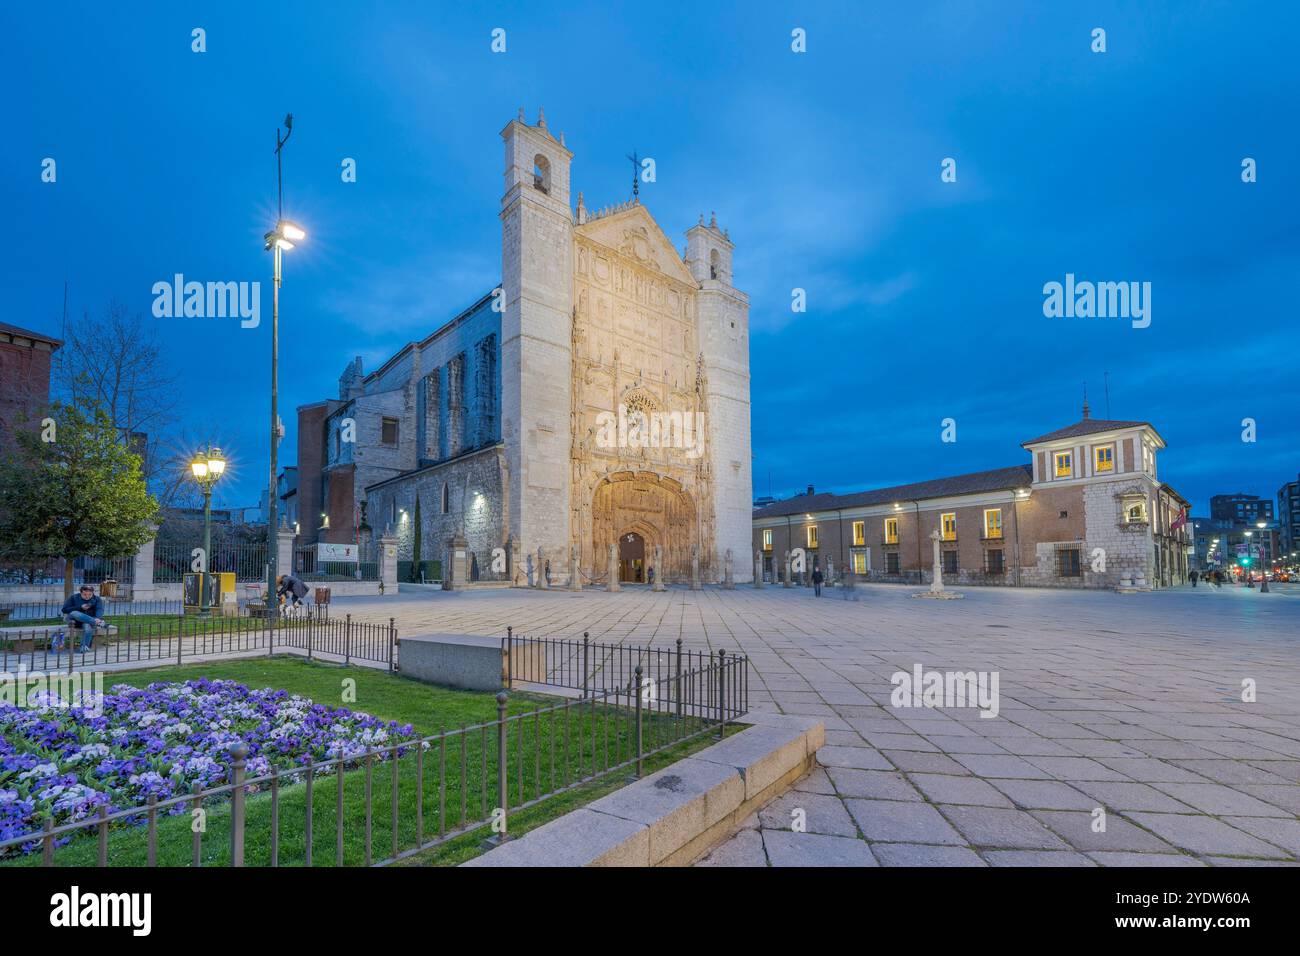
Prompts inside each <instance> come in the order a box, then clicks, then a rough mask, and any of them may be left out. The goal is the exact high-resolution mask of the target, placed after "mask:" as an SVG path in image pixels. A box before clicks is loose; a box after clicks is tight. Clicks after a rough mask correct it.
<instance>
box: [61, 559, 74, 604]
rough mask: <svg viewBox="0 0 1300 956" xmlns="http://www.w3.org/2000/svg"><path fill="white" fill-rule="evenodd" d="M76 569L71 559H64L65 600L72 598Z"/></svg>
mask: <svg viewBox="0 0 1300 956" xmlns="http://www.w3.org/2000/svg"><path fill="white" fill-rule="evenodd" d="M76 573H77V571H76V568H74V567H73V561H72V559H71V558H64V559H63V600H65V601H66V600H67V599H68V598H70V597H72V579H73V577H75V576H76Z"/></svg>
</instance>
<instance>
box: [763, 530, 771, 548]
mask: <svg viewBox="0 0 1300 956" xmlns="http://www.w3.org/2000/svg"><path fill="white" fill-rule="evenodd" d="M763 550H764V551H771V550H772V529H771V528H766V529H764V531H763Z"/></svg>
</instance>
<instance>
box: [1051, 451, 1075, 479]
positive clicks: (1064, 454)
mask: <svg viewBox="0 0 1300 956" xmlns="http://www.w3.org/2000/svg"><path fill="white" fill-rule="evenodd" d="M1055 461H1056V477H1057V478H1069V477H1070V476H1071V475H1072V474H1073V473H1074V453H1073V452H1068V451H1058V452H1057V453H1056V455H1055Z"/></svg>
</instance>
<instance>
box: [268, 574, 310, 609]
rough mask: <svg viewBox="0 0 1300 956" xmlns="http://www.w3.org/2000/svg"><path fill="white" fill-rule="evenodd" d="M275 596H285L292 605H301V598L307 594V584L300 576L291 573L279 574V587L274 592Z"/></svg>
mask: <svg viewBox="0 0 1300 956" xmlns="http://www.w3.org/2000/svg"><path fill="white" fill-rule="evenodd" d="M275 596H276V597H277V598H287V599H288V600H289V601H290V602H291V603H292V604H293V606H294V607H301V606H302V599H303V598H305V597H306V596H307V585H306V584H305V583H304V582H303V581H302V579H301V578H296V577H294V576H293V575H292V574H282V575H280V587H279V589H278V590H277V591H276V592H275Z"/></svg>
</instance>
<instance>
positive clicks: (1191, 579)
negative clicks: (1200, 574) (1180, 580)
mask: <svg viewBox="0 0 1300 956" xmlns="http://www.w3.org/2000/svg"><path fill="white" fill-rule="evenodd" d="M1187 577H1188V579H1189V580H1190V581H1191V582H1192V587H1196V572H1195V571H1193V572H1192V573H1191V574H1189V575H1187Z"/></svg>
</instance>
